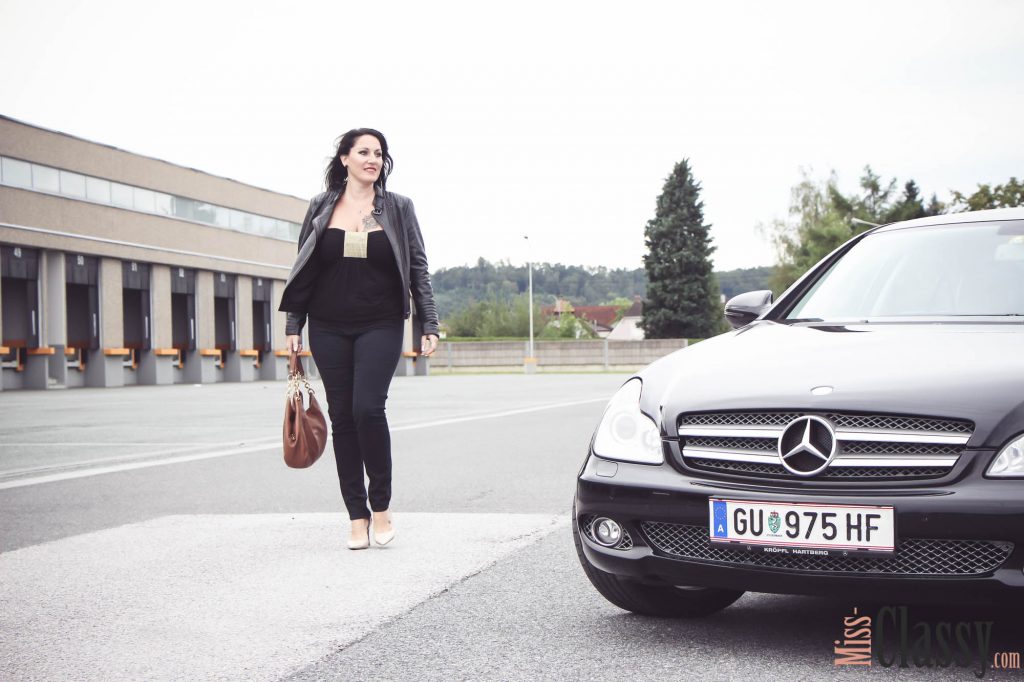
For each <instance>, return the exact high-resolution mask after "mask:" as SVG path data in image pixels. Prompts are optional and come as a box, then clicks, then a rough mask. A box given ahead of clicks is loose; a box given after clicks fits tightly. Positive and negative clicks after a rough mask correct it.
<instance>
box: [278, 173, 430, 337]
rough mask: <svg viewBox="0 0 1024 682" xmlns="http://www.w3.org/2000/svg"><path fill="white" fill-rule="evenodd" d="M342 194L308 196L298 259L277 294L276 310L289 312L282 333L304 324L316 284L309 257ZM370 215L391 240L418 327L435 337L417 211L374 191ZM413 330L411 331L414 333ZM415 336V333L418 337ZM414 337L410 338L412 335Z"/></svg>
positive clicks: (405, 201) (314, 268) (407, 201)
mask: <svg viewBox="0 0 1024 682" xmlns="http://www.w3.org/2000/svg"><path fill="white" fill-rule="evenodd" d="M340 196H341V192H340V191H339V190H336V189H332V190H328V191H326V192H323V193H322V194H318V195H317V196H315V197H313V199H312V200H311V201H310V202H309V210H308V211H307V212H306V218H305V220H303V221H302V230H301V231H300V232H299V255H298V256H297V257H296V258H295V264H294V265H293V266H292V271H291V273H290V274H289V275H288V281H287V283H286V284H285V285H284V292H283V293H282V295H281V305H280V306H279V307H278V310H281V311H284V312H287V313H288V320H287V323H286V324H285V334H287V335H293V334H301V333H302V328H303V327H304V326H305V324H306V306H307V304H308V303H309V299H310V296H311V295H312V293H313V287H314V286H316V276H317V271H318V264H317V259H316V258H313V253H314V251H315V250H316V245H317V243H318V242H319V241H320V238H321V237H322V236H323V234H324V230H326V229H327V223H328V221H329V220H330V218H331V214H332V213H333V212H334V206H335V205H336V204H337V203H338V198H339V197H340ZM373 213H374V217H375V218H376V219H377V222H378V223H380V225H381V227H383V228H384V234H385V235H387V238H388V241H389V242H391V249H392V251H394V253H395V262H396V263H397V264H398V270H399V272H400V273H401V275H402V291H407V292H411V293H412V299H413V301H414V302H415V304H416V316H417V318H418V319H419V322H420V324H421V325H422V327H423V330H422V333H423V334H437V306H436V305H435V304H434V292H433V290H432V289H431V287H430V272H429V271H428V270H427V254H426V251H425V250H424V248H423V235H422V234H421V233H420V225H419V223H418V222H417V221H416V212H415V211H414V210H413V206H412V201H411V200H410V199H409V198H408V197H404V196H402V195H401V194H395V193H393V192H384V191H382V190H381V189H380V188H377V196H376V197H375V198H374V200H373ZM403 310H404V312H405V317H407V318H408V317H409V312H410V306H409V297H408V296H406V297H405V301H404V302H403ZM416 332H417V330H413V333H414V334H415V333H416ZM417 336H418V335H417ZM414 338H415V337H414Z"/></svg>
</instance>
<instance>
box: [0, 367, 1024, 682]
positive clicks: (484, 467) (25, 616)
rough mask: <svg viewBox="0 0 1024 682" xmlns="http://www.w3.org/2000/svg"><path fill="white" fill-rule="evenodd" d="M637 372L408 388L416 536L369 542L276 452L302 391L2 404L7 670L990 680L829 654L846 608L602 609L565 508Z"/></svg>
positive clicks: (407, 488) (1004, 619)
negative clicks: (358, 548)
mask: <svg viewBox="0 0 1024 682" xmlns="http://www.w3.org/2000/svg"><path fill="white" fill-rule="evenodd" d="M625 378H626V377H625V376H624V375H614V374H577V375H535V376H520V375H490V376H488V375H480V376H441V377H428V378H412V377H410V378H399V379H396V380H395V382H394V384H393V385H392V391H391V398H390V400H389V408H388V409H389V418H390V421H391V424H392V428H393V442H394V458H395V484H394V487H395V494H394V499H393V510H394V515H395V522H396V527H397V529H398V537H397V538H396V540H395V542H394V544H393V545H392V546H389V547H387V548H383V549H381V548H373V549H371V550H367V551H364V552H351V551H348V550H346V549H345V548H344V539H345V537H346V534H347V531H346V523H347V522H346V519H345V516H344V515H343V513H342V511H341V510H342V506H341V502H340V495H339V493H338V489H337V478H336V474H335V470H334V463H333V461H332V460H331V458H330V456H329V455H328V456H326V457H325V458H324V459H322V460H321V461H320V462H318V463H317V464H316V465H315V466H314V467H313V468H311V469H309V470H303V471H294V470H290V469H287V468H286V467H285V466H284V465H283V463H282V461H281V456H280V449H279V438H280V428H281V427H280V420H281V412H282V409H281V408H282V406H283V405H282V403H283V389H284V386H283V383H256V384H248V385H239V384H223V385H208V386H202V387H198V386H172V387H160V388H150V387H137V388H125V389H112V390H91V389H83V390H68V391H52V392H49V393H43V392H7V393H3V394H0V414H2V415H3V417H2V421H0V518H2V519H3V533H2V536H0V577H2V581H0V677H2V678H4V679H17V680H23V679H24V680H29V679H39V680H49V679H82V680H86V679H88V680H92V679H95V680H111V679H150V680H172V679H225V680H236V679H237V680H243V679H244V680H278V679H294V680H321V679H322V680H328V679H352V680H366V679H386V680H428V679H437V680H442V679H444V680H448V679H460V680H480V679H487V680H535V679H551V680H556V679H557V680H563V679H602V680H603V679H607V680H618V679H664V678H667V677H682V678H689V677H694V676H700V677H702V678H705V679H747V678H753V677H759V678H765V679H786V680H791V679H823V678H832V677H840V676H842V677H851V676H853V677H861V676H871V677H876V676H878V675H881V676H883V677H884V676H893V677H898V678H900V679H907V678H911V679H929V680H930V679H974V673H977V672H979V671H980V668H979V667H978V666H977V665H975V664H973V663H972V666H971V667H967V666H965V667H957V666H956V665H951V666H949V667H945V668H939V667H932V668H918V667H916V666H915V665H914V663H913V662H912V661H911V662H910V663H909V664H908V667H906V668H903V669H900V668H899V667H898V666H894V667H892V668H884V667H880V666H878V665H875V666H868V667H862V666H843V667H837V666H835V664H834V660H833V659H834V656H833V651H832V647H833V640H835V639H836V637H837V636H839V634H840V633H841V630H842V619H843V617H844V616H846V615H848V614H849V613H850V609H851V608H852V607H853V606H855V605H854V604H851V603H847V602H845V601H844V600H842V599H841V598H837V599H833V600H826V599H811V598H800V597H785V596H775V595H754V594H748V595H745V596H744V597H743V598H741V599H740V601H738V602H737V603H736V604H735V605H733V606H732V607H730V608H729V609H726V610H725V611H723V612H721V613H719V614H716V615H715V616H712V617H709V618H706V619H702V620H696V621H685V620H684V621H672V620H662V619H654V618H644V617H638V616H634V615H631V614H627V613H625V612H623V611H621V610H619V609H617V608H615V607H614V606H611V605H610V604H608V603H606V602H604V600H603V599H602V598H601V597H600V596H599V595H598V594H597V593H596V591H594V590H593V589H592V588H591V586H590V585H589V583H588V582H587V580H586V578H585V577H584V575H583V573H582V571H581V570H580V568H579V566H578V564H577V561H576V557H575V553H574V550H573V548H572V541H571V537H570V532H569V510H570V505H571V501H572V491H573V479H574V476H575V474H576V473H577V471H578V469H579V466H580V464H581V463H582V461H583V457H584V455H585V452H586V445H587V441H588V439H589V436H590V433H591V431H592V429H593V427H594V426H595V424H596V422H597V420H598V418H599V417H600V414H601V410H602V408H603V404H604V401H605V400H606V399H607V398H608V397H609V396H610V395H611V393H612V392H613V391H614V390H615V388H616V387H617V386H618V385H619V384H621V382H622V381H623V380H624V379H625ZM860 606H861V608H867V607H868V606H867V605H860ZM911 613H912V615H913V616H914V617H915V618H917V619H918V620H922V619H923V620H929V619H930V621H929V622H938V621H942V620H948V621H956V622H959V621H965V622H967V621H970V622H976V621H977V622H982V621H993V622H994V625H993V627H992V633H993V638H992V643H991V647H992V649H993V651H997V650H1006V651H1018V652H1019V651H1024V636H1022V634H1021V632H1020V629H1019V623H1020V618H1019V616H1018V615H1017V614H1016V613H1014V612H1013V610H1012V609H1001V610H992V609H981V610H979V609H963V608H959V609H955V610H954V609H951V608H949V609H946V608H943V607H941V606H938V607H929V608H928V609H923V608H917V607H912V609H911ZM911 625H912V624H911ZM997 647H998V648H999V649H997ZM1020 672H1021V671H1020V670H1014V671H1007V670H1003V671H995V670H992V669H991V667H989V668H988V669H987V670H986V673H985V674H986V678H988V679H1009V678H1011V677H1017V676H1018V673H1020Z"/></svg>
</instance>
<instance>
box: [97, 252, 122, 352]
mask: <svg viewBox="0 0 1024 682" xmlns="http://www.w3.org/2000/svg"><path fill="white" fill-rule="evenodd" d="M123 298H124V288H123V280H122V275H121V261H119V260H114V259H113V258H103V259H102V260H100V348H121V347H122V346H123V345H124V303H123Z"/></svg>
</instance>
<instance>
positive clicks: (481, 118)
mask: <svg viewBox="0 0 1024 682" xmlns="http://www.w3.org/2000/svg"><path fill="white" fill-rule="evenodd" d="M1022 33H1024V3H1021V2H1016V1H1014V0H1004V1H989V2H984V1H977V0H975V1H973V2H928V3H920V2H892V1H890V2H869V1H865V0H857V1H856V2H817V1H816V2H710V1H705V2H699V3H696V2H692V3H691V2H642V1H633V2H615V3H602V2H557V1H554V0H548V1H547V2H527V1H525V0H519V1H517V2H514V3H489V2H472V3H469V2H467V3H449V2H443V1H440V0H435V1H433V2H415V3H413V2H394V1H392V2H386V3H385V2H370V1H364V2H360V3H351V2H338V1H336V0H335V1H324V2H301V1H296V2H292V3H282V2H253V1H248V2H215V1H213V0H204V1H203V2H194V1H192V0H178V1H176V2H174V3H143V2H138V1H137V0H135V1H131V2H126V1H110V0H105V1H103V2H72V1H70V0H48V1H47V2H45V3H44V2H38V1H37V0H26V1H16V0H0V64H3V68H2V69H0V113H2V114H5V115H7V116H11V117H14V118H17V119H21V120H24V121H26V122H29V123H33V124H36V125H40V126H44V127H47V128H53V129H56V130H60V131H64V132H67V133H71V134H74V135H78V136H81V137H85V138H87V139H91V140H95V141H98V142H103V143H106V144H111V145H114V146H117V147H121V148H123V149H126V150H129V151H132V152H136V153H140V154H145V155H149V156H154V157H157V158H161V159H165V160H167V161H171V162H174V163H178V164H182V165H185V166H191V167H194V168H198V169H200V170H204V171H207V172H210V173H214V174H217V175H223V176H227V177H230V178H234V179H236V180H240V181H243V182H247V183H251V184H254V185H258V186H261V187H266V188H269V189H273V190H276V191H280V192H285V193H289V194H294V195H296V196H300V197H303V198H309V197H311V196H313V195H314V194H316V193H317V192H319V191H321V189H322V174H323V168H324V163H325V160H326V158H327V157H328V156H329V155H330V153H331V151H332V144H333V142H334V140H335V139H336V138H337V136H338V135H340V134H341V133H343V132H344V131H345V130H348V129H350V128H354V127H362V126H366V127H374V128H378V129H379V130H381V131H383V132H384V134H385V135H386V136H387V138H388V142H389V144H390V146H391V149H392V154H393V156H394V158H395V171H394V173H393V175H392V176H391V180H390V181H389V188H390V189H392V190H394V191H396V192H400V193H402V194H406V195H408V196H410V197H412V198H413V200H414V202H415V204H416V208H417V213H418V215H419V219H420V224H421V225H422V227H423V232H424V236H425V239H426V243H427V252H428V256H429V258H430V263H431V269H436V268H438V267H444V266H453V265H460V264H466V263H473V262H475V261H476V259H477V258H478V257H480V256H483V257H485V258H487V259H489V260H492V261H494V260H499V259H508V260H510V261H512V262H513V263H521V262H524V261H525V260H526V257H527V252H526V248H525V244H526V242H525V241H524V240H523V238H522V237H523V235H524V234H529V235H530V244H531V247H530V248H531V252H532V257H533V259H534V260H539V261H549V262H562V263H566V264H582V265H590V266H598V265H603V266H607V267H628V268H634V267H640V266H641V265H642V257H643V254H644V251H645V246H644V237H643V230H644V224H645V223H646V222H647V220H649V219H650V218H651V217H652V215H653V212H654V205H655V199H656V198H657V195H658V194H659V193H660V191H661V188H662V184H663V183H664V180H665V177H666V176H667V175H668V173H669V172H670V171H671V169H672V166H673V164H675V163H676V162H677V161H679V160H680V159H683V158H689V159H690V162H691V165H692V168H693V172H694V174H695V176H696V177H697V179H698V180H699V181H700V182H701V184H702V186H703V199H704V206H705V216H706V219H707V221H708V222H709V223H710V224H711V226H712V228H711V234H712V236H713V239H714V244H715V245H716V246H717V252H716V254H715V266H716V268H717V269H732V268H736V267H750V266H756V265H769V264H771V263H772V262H774V252H773V250H772V248H771V245H770V244H769V243H768V241H767V240H766V239H765V238H764V237H763V236H762V235H761V234H760V233H759V232H758V230H757V229H756V226H757V225H758V223H762V222H764V223H767V222H770V221H771V220H773V219H775V218H785V217H786V213H787V208H788V205H789V195H790V188H791V187H792V186H793V185H794V184H796V183H797V182H798V181H799V179H800V169H801V168H802V167H803V168H808V169H810V170H811V172H812V174H813V175H814V176H815V177H824V176H825V175H827V173H828V171H829V170H832V169H834V170H835V171H836V172H837V173H838V175H839V180H840V185H841V186H842V187H844V188H845V189H847V190H853V189H854V188H855V186H856V181H857V178H858V177H859V176H860V174H861V171H862V169H863V167H864V166H865V164H871V165H872V167H873V168H874V169H875V171H876V172H878V173H880V174H881V175H882V176H883V177H885V178H889V177H892V176H895V177H898V178H899V179H900V180H901V181H903V180H906V179H910V178H913V179H914V180H916V181H917V182H918V184H919V185H920V186H921V187H922V189H923V190H924V191H925V192H927V193H929V194H930V193H931V192H933V191H934V192H937V193H938V195H939V197H940V198H945V197H948V193H949V190H950V189H961V190H971V189H973V188H974V187H975V186H976V185H977V183H979V182H986V183H1001V182H1004V181H1006V180H1007V179H1008V178H1009V177H1010V176H1012V175H1015V176H1017V177H1018V178H1020V177H1024V125H1021V120H1022V117H1024V47H1022V46H1021V45H1022V42H1021V40H1022V39H1021V35H1022Z"/></svg>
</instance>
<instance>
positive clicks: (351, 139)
mask: <svg viewBox="0 0 1024 682" xmlns="http://www.w3.org/2000/svg"><path fill="white" fill-rule="evenodd" d="M363 135H373V136H374V137H376V138H377V141H378V142H380V151H381V155H382V156H383V157H384V164H383V165H382V166H381V169H380V175H379V176H378V177H377V181H376V182H374V183H373V186H374V187H380V188H381V189H387V184H388V175H389V174H390V173H391V169H392V168H394V167H395V161H394V159H392V158H391V154H390V153H389V152H388V141H387V140H385V139H384V134H383V133H382V132H380V131H379V130H374V129H373V128H355V129H353V130H350V131H348V132H347V133H345V134H344V135H342V136H341V137H339V138H338V142H337V145H336V146H335V148H334V156H332V157H331V162H330V163H328V164H327V170H326V171H325V172H324V183H325V184H326V185H327V189H337V190H340V189H341V188H343V187H344V186H345V181H346V180H348V169H347V168H345V164H343V163H342V162H341V157H342V156H346V155H348V153H349V152H351V151H352V146H353V145H355V143H356V140H358V139H359V138H360V137H362V136H363Z"/></svg>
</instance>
